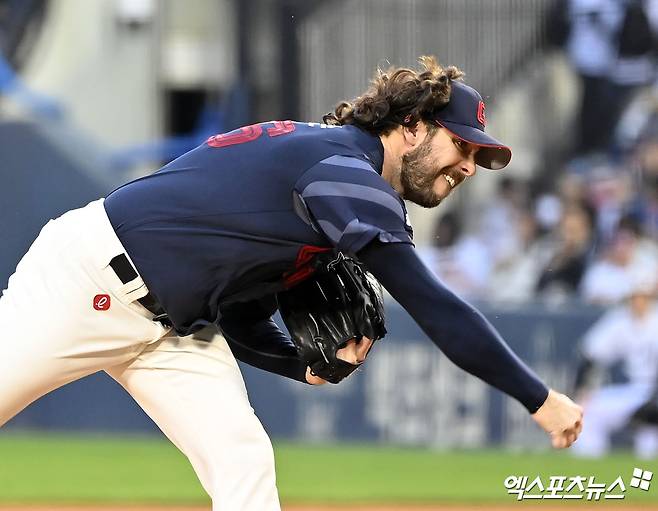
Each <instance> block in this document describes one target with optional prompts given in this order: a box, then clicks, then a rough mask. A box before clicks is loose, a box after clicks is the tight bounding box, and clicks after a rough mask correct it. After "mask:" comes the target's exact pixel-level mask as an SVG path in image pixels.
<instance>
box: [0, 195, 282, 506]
mask: <svg viewBox="0 0 658 511" xmlns="http://www.w3.org/2000/svg"><path fill="white" fill-rule="evenodd" d="M122 253H125V250H124V248H123V247H122V245H121V243H120V241H119V240H118V238H117V237H116V235H115V233H114V230H113V228H112V226H111V224H110V222H109V220H108V218H107V215H106V213H105V209H104V207H103V201H102V200H98V201H95V202H92V203H91V204H89V205H87V206H86V207H84V208H81V209H77V210H73V211H70V212H68V213H66V214H64V215H63V216H62V217H60V218H58V219H57V220H51V221H50V222H48V224H47V225H46V226H45V227H44V228H43V229H42V231H41V233H40V234H39V236H38V238H37V239H36V240H35V242H34V243H33V245H32V246H31V247H30V249H29V251H28V252H27V254H26V255H25V256H24V257H23V259H22V260H21V262H20V263H19V265H18V267H17V269H16V272H15V273H14V275H12V276H11V278H10V280H9V284H8V288H7V289H6V290H5V291H4V292H3V295H2V297H1V298H0V331H1V332H2V335H1V337H0V426H1V425H3V424H4V423H6V422H7V421H8V420H9V419H11V418H12V417H13V416H14V415H16V414H17V413H18V412H20V411H21V410H22V409H23V408H25V407H26V406H27V405H29V404H30V403H32V402H33V401H35V400H36V399H38V398H39V397H41V396H43V395H44V394H46V393H48V392H50V391H51V390H54V389H56V388H58V387H61V386H62V385H65V384H67V383H69V382H72V381H74V380H77V379H79V378H82V377H84V376H87V375H89V374H92V373H94V372H96V371H100V370H104V371H106V372H107V373H108V374H110V376H112V378H114V379H115V380H116V381H117V382H119V383H120V384H121V385H122V386H123V387H124V388H125V389H126V390H127V391H128V392H129V393H130V395H131V396H132V397H133V398H134V399H135V400H136V401H137V402H138V403H139V405H140V406H141V407H142V408H143V409H144V410H145V411H146V413H147V414H148V415H149V416H150V417H151V418H152V419H153V420H154V421H155V422H156V423H157V425H158V426H159V427H160V429H162V431H163V432H164V434H165V435H167V437H169V439H170V440H171V441H172V442H173V443H174V444H175V445H176V446H177V447H178V448H179V449H180V450H181V451H182V452H183V453H184V454H185V455H186V456H187V457H188V458H189V460H190V462H191V463H192V466H193V467H194V470H195V471H196V474H197V476H198V477H199V480H200V481H201V484H202V485H203V487H204V489H205V490H206V491H207V492H208V494H209V495H210V497H211V498H212V502H213V510H215V511H217V510H221V511H279V510H280V506H279V500H278V495H277V490H276V482H275V472H274V456H273V451H272V445H271V443H270V440H269V438H268V436H267V434H266V433H265V430H264V429H263V427H262V425H261V423H260V421H259V420H258V418H257V417H256V415H255V414H254V411H253V409H252V408H251V406H250V404H249V400H248V396H247V392H246V389H245V386H244V381H243V379H242V375H241V374H240V370H239V368H238V365H237V363H236V361H235V358H234V357H233V354H232V353H231V351H230V349H229V347H228V345H227V343H226V341H225V340H224V339H223V338H222V337H221V336H216V337H215V339H214V340H213V341H212V342H211V343H207V342H204V341H197V340H195V339H192V338H191V337H184V338H180V337H177V336H175V334H173V331H170V330H168V329H167V328H165V327H163V326H162V325H161V324H160V323H157V322H153V321H152V317H153V315H152V314H151V313H150V312H149V311H148V310H146V309H145V308H144V307H142V305H141V304H139V302H137V301H136V300H137V299H138V298H141V297H142V296H144V295H146V294H147V293H148V290H147V289H146V286H145V285H144V282H143V281H142V280H141V278H139V277H138V278H137V279H135V280H134V281H131V282H128V283H127V284H123V283H122V282H121V281H120V280H119V278H118V277H117V275H116V274H115V273H114V271H113V270H112V268H111V267H110V266H109V262H110V260H111V259H112V258H113V257H115V256H117V255H119V254H122ZM103 295H105V296H103ZM99 297H100V299H99ZM99 300H100V301H99ZM95 305H96V306H95ZM108 305H109V307H108Z"/></svg>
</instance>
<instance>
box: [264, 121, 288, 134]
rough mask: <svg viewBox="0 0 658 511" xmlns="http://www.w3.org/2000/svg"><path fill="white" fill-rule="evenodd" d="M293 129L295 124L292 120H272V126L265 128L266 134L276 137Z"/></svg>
mask: <svg viewBox="0 0 658 511" xmlns="http://www.w3.org/2000/svg"><path fill="white" fill-rule="evenodd" d="M293 131H295V125H294V124H293V122H292V121H274V128H267V134H268V135H269V136H270V137H278V136H279V135H285V134H286V133H292V132H293Z"/></svg>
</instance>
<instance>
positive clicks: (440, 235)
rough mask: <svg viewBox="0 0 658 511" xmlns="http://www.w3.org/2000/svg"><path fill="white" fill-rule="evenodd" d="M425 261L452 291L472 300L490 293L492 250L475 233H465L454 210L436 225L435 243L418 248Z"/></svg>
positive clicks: (441, 218)
mask: <svg viewBox="0 0 658 511" xmlns="http://www.w3.org/2000/svg"><path fill="white" fill-rule="evenodd" d="M418 251H419V254H420V256H421V258H422V259H423V262H424V263H425V264H426V265H427V266H428V267H429V268H430V269H431V270H432V271H433V272H434V273H435V274H436V276H437V277H439V278H440V279H441V280H442V281H443V283H444V284H445V285H446V286H447V287H449V288H450V289H451V290H452V291H454V292H455V293H457V294H458V295H460V296H463V297H465V298H468V299H481V298H483V297H484V296H485V294H486V289H487V283H488V280H489V274H490V272H491V266H492V263H491V252H490V251H489V250H488V249H487V247H486V245H485V244H484V243H483V242H482V241H481V240H480V239H478V238H477V237H476V236H473V235H471V234H464V233H463V229H462V224H461V221H460V220H459V218H458V217H457V215H456V214H455V213H453V212H448V213H445V214H444V215H443V216H441V217H440V218H439V220H438V221H437V223H436V224H435V228H434V233H433V236H432V245H431V246H429V247H421V248H419V249H418Z"/></svg>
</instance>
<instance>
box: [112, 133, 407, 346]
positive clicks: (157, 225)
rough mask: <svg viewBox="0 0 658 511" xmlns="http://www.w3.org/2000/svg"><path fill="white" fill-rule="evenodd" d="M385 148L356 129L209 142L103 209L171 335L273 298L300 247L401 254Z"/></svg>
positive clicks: (398, 204)
mask: <svg viewBox="0 0 658 511" xmlns="http://www.w3.org/2000/svg"><path fill="white" fill-rule="evenodd" d="M382 163H383V147H382V145H381V141H380V140H379V138H378V137H375V136H372V135H370V134H368V133H366V132H364V131H362V130H360V129H358V128H356V127H351V126H345V127H328V126H326V125H320V124H315V123H308V124H305V123H293V122H290V121H286V122H270V123H262V124H257V125H253V126H249V127H246V128H242V129H240V130H236V131H234V132H231V133H228V134H223V135H217V136H215V137H211V138H210V139H209V140H208V141H207V142H206V143H204V144H203V145H201V146H199V147H197V148H196V149H194V150H192V151H190V152H189V153H187V154H185V155H183V156H181V157H180V158H178V159H176V160H174V161H173V162H171V163H169V164H168V165H166V166H165V167H163V168H162V169H160V170H159V171H158V172H156V173H154V174H152V175H149V176H146V177H143V178H141V179H138V180H136V181H133V182H131V183H128V184H126V185H124V186H122V187H120V188H118V189H117V190H115V191H114V192H112V193H111V194H110V195H109V196H108V197H107V199H106V200H105V208H106V210H107V213H108V216H109V218H110V221H111V223H112V225H113V227H114V229H115V231H116V233H117V235H118V237H119V239H120V240H121V242H122V243H123V245H124V246H125V247H126V250H127V251H128V254H129V255H130V257H131V258H132V259H133V261H134V263H135V265H136V266H137V269H138V270H139V272H140V274H141V275H142V277H143V279H144V281H145V282H146V285H147V286H148V288H149V290H150V291H151V292H152V293H153V294H154V295H155V296H156V297H157V298H158V299H159V301H160V302H161V303H162V305H163V306H164V309H165V310H166V311H167V313H168V314H169V317H170V318H171V320H172V322H173V324H174V326H175V327H176V330H177V332H178V333H180V334H187V333H190V332H192V331H194V330H196V329H198V328H200V327H202V326H204V325H206V324H208V323H209V322H217V321H218V320H219V318H220V316H221V308H222V306H223V305H226V304H229V303H233V302H245V301H248V300H253V299H258V298H261V297H263V296H267V295H271V294H272V293H274V292H276V291H279V290H281V289H282V288H283V285H284V280H283V278H284V275H285V274H286V273H288V272H291V271H292V270H294V268H295V262H296V260H297V258H298V255H299V254H300V250H302V248H303V247H304V246H308V245H311V246H319V247H337V248H338V249H340V250H342V251H345V252H350V253H355V252H357V251H359V250H360V249H361V248H363V247H364V246H365V245H366V244H368V243H369V242H370V241H372V240H373V239H378V240H379V241H381V242H385V243H411V227H410V226H409V225H408V224H407V222H406V210H405V206H404V202H403V201H402V200H401V199H400V197H399V196H398V195H397V193H396V192H395V191H394V190H393V189H392V188H391V186H390V185H389V184H388V183H387V182H386V181H384V179H382V177H381V176H380V173H381V167H382Z"/></svg>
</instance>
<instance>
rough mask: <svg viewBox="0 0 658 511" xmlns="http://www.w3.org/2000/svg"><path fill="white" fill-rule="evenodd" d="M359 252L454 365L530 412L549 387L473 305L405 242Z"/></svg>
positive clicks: (376, 244) (537, 405)
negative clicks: (435, 273)
mask: <svg viewBox="0 0 658 511" xmlns="http://www.w3.org/2000/svg"><path fill="white" fill-rule="evenodd" d="M358 257H359V258H360V259H361V260H362V261H363V262H364V263H365V264H366V266H367V267H368V269H369V270H370V271H371V272H372V274H373V275H374V276H375V277H376V278H377V280H379V281H380V282H381V283H382V285H383V286H384V287H385V288H386V290H387V291H388V292H389V293H391V295H392V296H393V298H395V299H396V300H397V301H398V303H399V304H400V305H402V306H403V307H404V308H405V310H406V311H407V312H409V314H410V315H411V317H413V318H414V320H415V321H416V322H417V323H418V325H419V326H420V327H421V328H422V329H423V331H424V332H425V333H426V334H427V336H428V337H429V338H430V339H431V340H432V341H433V342H434V344H436V345H437V346H438V347H439V348H440V349H441V351H443V353H444V354H445V355H446V356H447V357H448V358H449V359H450V360H452V361H453V362H454V363H455V364H457V365H458V366H459V367H461V368H462V369H464V370H465V371H468V372H469V373H471V374H472V375H474V376H477V377H478V378H480V379H482V380H483V381H485V382H487V383H488V384H490V385H492V386H494V387H496V388H497V389H499V390H502V391H503V392H505V393H506V394H508V395H510V396H512V397H514V398H516V399H517V400H518V401H519V402H521V403H522V404H523V405H524V406H525V407H526V408H527V409H528V411H529V412H530V413H535V412H536V411H537V410H538V409H539V408H540V407H541V405H542V404H543V403H544V401H545V400H546V397H547V396H548V387H546V385H545V384H544V383H543V382H542V381H541V380H540V379H539V377H538V376H537V375H536V374H535V373H534V372H533V371H532V370H531V369H530V368H529V367H528V366H527V365H526V364H525V363H524V362H523V361H522V360H521V359H520V358H519V357H518V356H516V355H515V354H514V353H513V352H512V350H511V349H510V348H509V347H508V346H507V344H506V343H505V341H504V340H503V339H502V337H501V336H500V334H499V333H498V332H497V331H496V329H495V328H494V327H493V326H492V325H491V324H490V323H489V322H488V321H487V320H486V319H485V317H484V316H483V315H482V314H481V313H480V312H479V311H477V310H476V309H475V308H474V307H473V306H471V305H470V304H468V303H467V302H465V301H464V300H462V299H461V298H459V297H458V296H456V295H455V294H454V293H452V292H451V291H450V290H449V289H448V288H446V287H445V286H444V285H443V284H442V283H441V282H440V281H439V280H438V279H437V278H436V277H435V276H434V275H433V274H432V272H431V271H430V270H429V269H428V268H427V267H426V266H425V265H424V264H423V263H422V261H421V260H420V258H419V257H418V255H417V254H416V251H415V250H414V249H413V248H412V247H410V246H408V245H406V246H405V245H382V244H380V243H372V244H371V245H369V246H368V247H366V248H364V249H363V250H362V251H361V252H360V253H359V254H358Z"/></svg>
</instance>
